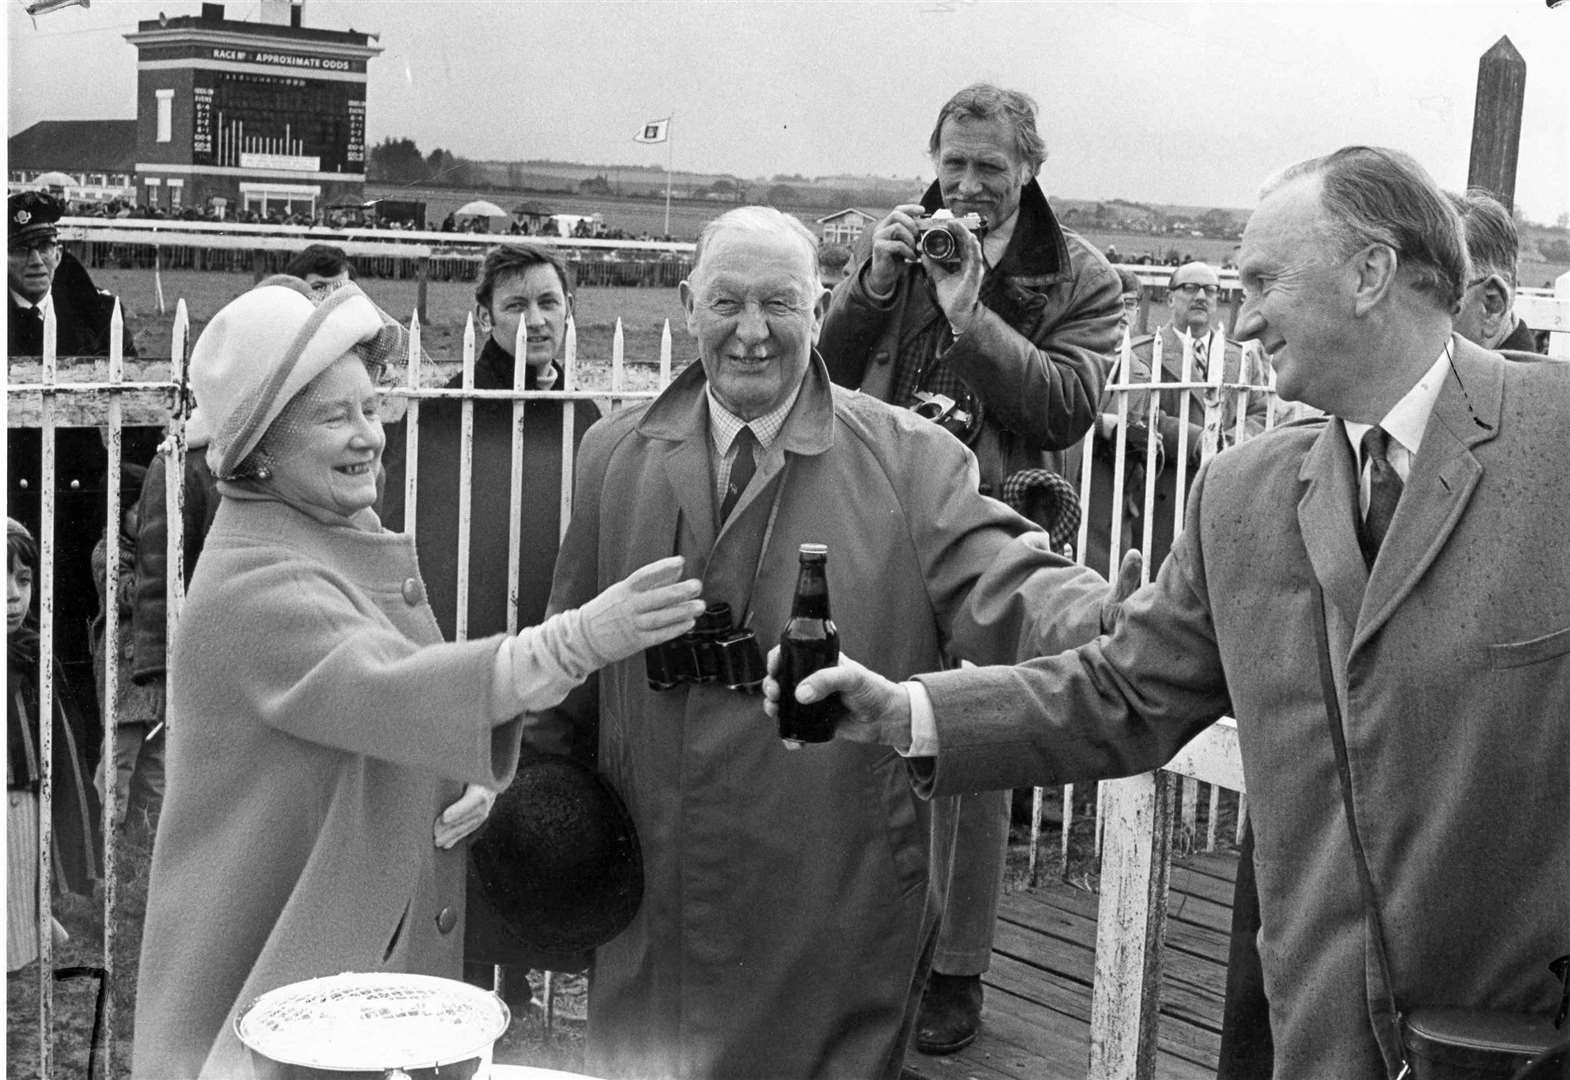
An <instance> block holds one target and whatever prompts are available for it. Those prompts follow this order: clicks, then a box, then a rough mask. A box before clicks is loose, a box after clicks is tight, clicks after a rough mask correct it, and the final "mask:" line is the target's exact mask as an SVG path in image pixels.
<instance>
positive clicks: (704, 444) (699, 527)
mask: <svg viewBox="0 0 1570 1080" xmlns="http://www.w3.org/2000/svg"><path fill="white" fill-rule="evenodd" d="M703 386H704V379H703V370H702V366H701V365H699V364H692V365H690V366H689V367H688V368H687V369H686V370H685V371H683V372H682V373H681V374H680V375H678V376H677V377H676V378H675V380H674V381H673V382H672V383H671V384H670V386H668V387H666V388H665V391H664V393H662V394H661V395H660V396H659V397H658V398H656V399H655V400H654V402H653V404H651V405H650V406H649V411H648V412H647V413H645V414H644V417H643V419H642V420H641V421H640V422H639V424H638V430H639V433H640V434H642V435H644V436H645V437H647V438H649V439H651V440H657V442H656V443H655V445H654V446H652V447H651V453H653V454H658V455H660V466H661V469H662V470H663V472H664V474H665V482H666V484H667V485H668V486H669V488H670V493H671V498H670V499H669V500H668V501H667V502H666V503H665V505H666V506H668V507H669V508H670V513H671V518H672V520H671V521H668V522H667V521H661V522H658V523H654V524H653V525H652V527H653V528H654V529H657V530H661V531H664V532H666V533H667V535H669V536H671V537H673V538H675V540H674V542H675V543H677V545H678V546H677V548H673V549H672V550H673V551H674V550H684V549H682V548H681V547H680V538H679V537H677V536H676V528H677V522H676V521H675V519H676V518H677V517H680V518H683V519H685V522H684V524H685V528H686V530H687V532H688V534H689V535H690V536H691V538H692V544H693V547H692V549H691V550H694V551H700V552H703V553H704V557H705V558H707V556H708V553H709V552H710V551H711V550H713V548H714V535H715V529H714V518H715V515H716V513H717V511H716V509H715V504H714V482H713V476H714V474H713V470H712V465H711V462H710V457H711V455H710V453H709V404H708V397H707V395H706V394H705V393H704V390H703Z"/></svg>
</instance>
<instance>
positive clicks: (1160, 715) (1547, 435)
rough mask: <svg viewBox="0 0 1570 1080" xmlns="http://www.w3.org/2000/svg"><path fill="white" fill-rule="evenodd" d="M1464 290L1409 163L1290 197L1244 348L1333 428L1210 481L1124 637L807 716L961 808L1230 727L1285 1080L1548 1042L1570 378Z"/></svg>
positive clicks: (1338, 176) (1277, 197)
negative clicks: (1404, 1014)
mask: <svg viewBox="0 0 1570 1080" xmlns="http://www.w3.org/2000/svg"><path fill="white" fill-rule="evenodd" d="M1466 270H1467V260H1466V253H1465V249H1464V247H1463V241H1462V238H1461V224H1460V221H1459V218H1458V217H1457V215H1456V213H1455V210H1454V208H1453V207H1452V206H1451V205H1450V203H1449V202H1448V201H1447V200H1446V199H1445V197H1444V195H1443V193H1442V192H1440V191H1439V190H1438V188H1437V187H1435V185H1434V184H1433V181H1432V180H1431V179H1430V178H1429V177H1428V176H1427V174H1426V173H1424V172H1423V170H1422V168H1421V167H1420V166H1418V165H1417V164H1416V163H1415V162H1414V161H1412V160H1411V159H1410V158H1407V157H1406V156H1405V155H1402V154H1399V153H1395V152H1392V151H1387V150H1378V149H1370V148H1367V147H1349V148H1346V149H1343V150H1340V151H1337V152H1336V153H1334V154H1331V155H1329V156H1327V157H1324V158H1317V159H1314V160H1311V161H1307V162H1303V163H1301V164H1299V165H1296V166H1293V167H1292V168H1291V169H1288V170H1287V171H1286V172H1285V173H1284V174H1282V176H1281V177H1279V178H1278V179H1277V180H1275V181H1274V182H1273V183H1272V184H1270V185H1269V186H1267V188H1266V191H1265V194H1264V197H1263V200H1262V202H1261V203H1260V206H1259V208H1258V209H1257V210H1256V211H1255V213H1254V215H1253V217H1252V219H1251V220H1250V222H1249V224H1248V228H1247V230H1246V231H1245V233H1244V238H1243V251H1242V259H1241V261H1240V266H1239V273H1240V276H1241V279H1242V282H1243V286H1244V289H1245V303H1244V306H1243V310H1242V314H1241V317H1240V319H1239V323H1238V332H1239V334H1240V335H1243V336H1245V337H1249V338H1257V339H1258V340H1259V342H1260V344H1261V345H1262V346H1263V348H1264V351H1265V353H1266V355H1267V356H1269V357H1270V359H1271V362H1272V364H1273V365H1274V366H1275V369H1276V374H1277V387H1278V389H1279V391H1280V393H1281V394H1282V395H1283V396H1285V397H1287V398H1289V399H1293V400H1301V401H1304V402H1307V403H1309V404H1311V405H1314V406H1316V407H1318V408H1321V409H1323V410H1325V411H1326V412H1327V413H1328V414H1329V416H1328V417H1327V418H1325V419H1323V420H1319V421H1315V422H1306V423H1303V424H1293V425H1289V426H1287V427H1285V428H1280V429H1277V430H1276V431H1273V432H1270V433H1268V434H1266V435H1264V436H1263V437H1261V438H1258V439H1254V440H1251V441H1249V442H1246V443H1244V444H1242V445H1240V446H1238V447H1237V448H1235V449H1233V450H1229V451H1228V452H1227V453H1224V454H1221V455H1219V456H1217V457H1216V458H1214V459H1213V460H1212V461H1210V462H1209V463H1208V464H1207V465H1206V466H1205V467H1204V468H1202V469H1201V471H1200V474H1199V476H1198V477H1197V478H1196V480H1195V482H1194V487H1193V492H1192V495H1191V498H1190V501H1189V506H1188V511H1187V516H1186V526H1185V529H1184V531H1183V534H1182V535H1181V536H1180V537H1179V539H1178V541H1177V543H1176V544H1175V545H1174V547H1173V550H1172V554H1171V556H1170V557H1169V558H1168V559H1167V561H1166V562H1165V563H1164V564H1163V565H1162V567H1161V570H1160V573H1159V575H1158V576H1157V578H1156V580H1155V581H1154V582H1153V583H1152V584H1150V585H1148V586H1146V587H1145V588H1144V589H1141V590H1140V591H1139V592H1137V593H1135V594H1134V595H1133V596H1132V597H1130V598H1129V600H1128V601H1127V602H1126V603H1125V604H1124V606H1123V610H1122V615H1121V617H1120V619H1119V621H1118V623H1117V626H1116V628H1115V629H1114V631H1113V632H1112V633H1111V634H1110V635H1108V636H1105V637H1103V638H1101V639H1099V640H1097V641H1096V642H1094V643H1092V644H1090V645H1087V646H1084V647H1082V648H1080V649H1077V650H1074V651H1071V652H1067V653H1063V654H1060V655H1058V656H1055V657H1049V658H1045V659H1040V660H1035V661H1031V662H1029V663H1027V664H1025V665H1022V666H1020V667H1014V668H999V667H994V668H978V669H971V670H962V671H947V672H938V673H935V674H931V675H924V676H920V677H919V678H918V679H917V680H915V681H912V682H907V683H904V684H900V685H895V684H892V683H889V682H887V681H885V680H882V679H880V678H879V677H877V676H874V675H871V674H870V673H868V672H866V671H865V669H859V668H857V667H856V666H854V665H853V664H851V663H842V664H841V665H840V666H839V667H837V668H834V669H831V670H829V671H827V672H820V673H819V674H817V675H815V676H813V677H811V678H810V679H808V680H806V682H805V692H804V693H803V690H802V689H801V688H799V689H798V697H802V698H806V699H814V698H816V697H817V696H818V695H820V694H822V693H825V692H831V691H835V690H837V691H840V692H841V693H842V696H843V699H844V701H845V703H846V705H847V707H848V708H849V710H850V713H851V719H850V720H849V721H847V722H845V723H843V724H842V725H841V729H840V732H839V734H840V735H841V736H842V737H846V738H853V739H860V740H862V741H875V742H879V741H881V742H889V743H891V744H893V745H896V746H903V747H907V748H908V753H910V754H912V755H916V757H915V759H914V760H913V761H912V762H911V767H912V773H913V776H914V777H915V779H916V782H917V785H918V788H920V789H921V790H923V791H926V792H932V793H935V794H940V795H941V794H943V793H946V792H949V791H968V790H972V789H974V788H976V787H978V786H997V787H1011V786H1015V785H1020V784H1029V783H1038V784H1039V783H1060V782H1064V781H1071V780H1073V781H1077V780H1087V779H1092V778H1098V777H1111V776H1122V775H1128V774H1133V773H1138V772H1142V771H1145V770H1148V769H1151V768H1154V767H1156V766H1159V765H1161V764H1162V763H1164V762H1166V761H1167V760H1168V759H1169V758H1170V757H1171V756H1172V755H1173V754H1174V753H1175V752H1176V751H1177V750H1178V749H1179V748H1181V747H1182V746H1183V745H1184V744H1185V743H1186V742H1187V741H1188V740H1189V739H1190V738H1191V737H1192V736H1193V735H1195V734H1196V733H1198V732H1199V731H1200V730H1202V729H1203V728H1204V727H1205V726H1207V725H1208V724H1210V723H1211V722H1212V721H1214V720H1215V719H1216V718H1217V717H1219V716H1221V715H1223V714H1226V713H1230V714H1231V715H1233V716H1235V717H1236V718H1237V722H1238V737H1239V742H1240V745H1241V749H1242V756H1243V771H1244V776H1245V778H1246V783H1247V787H1248V792H1249V809H1250V812H1251V816H1252V819H1253V824H1254V837H1255V868H1256V871H1257V882H1258V889H1259V902H1260V913H1261V916H1262V927H1261V930H1260V933H1259V946H1260V954H1261V957H1262V958H1263V969H1264V983H1265V990H1266V992H1267V995H1268V998H1269V1002H1270V1029H1271V1034H1272V1036H1273V1038H1274V1042H1275V1062H1274V1070H1275V1071H1274V1076H1275V1077H1276V1080H1293V1078H1297V1077H1337V1078H1341V1077H1349V1078H1363V1077H1375V1076H1392V1077H1393V1076H1395V1075H1396V1074H1397V1073H1398V1072H1399V1071H1400V1070H1401V1066H1402V1061H1401V1058H1402V1050H1401V1044H1400V1039H1399V1034H1398V1032H1397V1031H1396V1030H1395V1022H1394V1019H1393V1016H1392V1011H1391V1009H1390V1007H1389V1006H1390V1001H1391V999H1392V998H1393V999H1394V1002H1395V1006H1396V1009H1398V1010H1405V1011H1410V1010H1411V1009H1413V1008H1414V1007H1417V1006H1424V1005H1448V1006H1457V1007H1463V1008H1480V1009H1497V1010H1506V1011H1512V1012H1518V1013H1526V1014H1531V1015H1533V1016H1535V1017H1538V1018H1540V1020H1541V1021H1542V1022H1546V1021H1547V1019H1548V1018H1550V1017H1552V1015H1553V1013H1554V1010H1555V1008H1556V1007H1557V1006H1558V1004H1559V998H1560V987H1559V984H1558V981H1557V980H1556V979H1555V978H1554V977H1552V976H1551V975H1550V974H1549V973H1548V964H1549V963H1550V962H1551V961H1553V960H1554V959H1555V958H1556V957H1558V956H1560V955H1561V954H1563V953H1565V952H1566V951H1567V946H1570V890H1566V889H1565V882H1566V881H1570V830H1566V829H1565V828H1564V823H1565V822H1566V821H1570V786H1567V785H1566V784H1565V777H1566V776H1570V737H1567V725H1566V717H1567V716H1570V705H1567V703H1570V564H1567V563H1566V560H1565V542H1564V537H1565V535H1566V533H1567V531H1570V501H1567V500H1566V499H1565V497H1564V491H1565V477H1566V476H1567V475H1570V442H1567V441H1566V440H1565V438H1564V432H1565V430H1566V427H1567V425H1570V365H1563V364H1551V363H1546V362H1545V363H1508V362H1506V361H1505V360H1504V359H1502V358H1501V357H1500V356H1499V355H1498V354H1497V353H1491V352H1486V351H1484V350H1481V349H1479V348H1477V347H1476V346H1474V345H1472V344H1471V343H1470V342H1468V341H1466V340H1465V339H1463V338H1459V337H1457V336H1456V335H1454V334H1453V333H1452V327H1451V313H1452V312H1453V311H1454V310H1455V308H1456V305H1457V302H1458V301H1459V300H1460V298H1461V294H1462V292H1463V290H1464V289H1465V286H1466ZM1327 685H1328V686H1329V687H1330V692H1329V693H1328V694H1327V693H1326V691H1325V690H1324V689H1323V688H1324V687H1326V686H1327ZM766 689H769V688H767V687H766ZM771 692H772V693H774V694H776V695H777V693H778V686H777V684H772V691H771ZM1333 705H1338V706H1339V713H1340V716H1341V717H1342V719H1341V721H1340V723H1339V724H1336V722H1335V720H1334V719H1332V716H1333V712H1332V706H1333ZM1335 728H1339V730H1340V731H1342V732H1343V733H1344V738H1343V741H1344V743H1345V747H1346V751H1345V755H1344V762H1345V764H1344V765H1338V758H1341V757H1342V755H1340V754H1338V751H1337V749H1336V739H1335V738H1333V737H1332V730H1334V729H1335ZM1343 770H1345V771H1346V774H1347V776H1348V778H1349V781H1350V790H1349V791H1346V793H1345V795H1346V799H1347V800H1348V802H1349V803H1350V804H1351V805H1352V806H1353V807H1354V808H1355V821H1356V827H1357V830H1358V835H1359V838H1360V841H1361V847H1362V849H1363V850H1364V853H1365V855H1366V861H1367V865H1368V868H1369V871H1370V876H1371V878H1372V880H1373V882H1374V894H1375V898H1376V902H1377V905H1378V908H1377V910H1378V913H1379V922H1380V924H1382V926H1383V929H1384V943H1385V948H1384V949H1383V950H1382V951H1383V953H1384V954H1385V955H1386V956H1387V957H1388V961H1389V963H1388V970H1389V972H1390V975H1389V978H1388V980H1387V979H1386V978H1385V977H1384V976H1382V975H1381V974H1380V971H1381V968H1382V965H1381V964H1379V962H1378V960H1377V955H1378V953H1379V952H1380V951H1381V950H1379V949H1378V948H1377V946H1376V945H1375V943H1374V942H1375V939H1374V938H1373V937H1372V935H1371V934H1370V933H1369V930H1368V925H1369V924H1368V921H1367V919H1366V918H1365V911H1366V909H1365V904H1364V898H1363V895H1362V890H1361V889H1360V886H1359V870H1358V861H1357V858H1356V856H1355V855H1354V851H1353V845H1352V842H1351V839H1350V837H1349V835H1348V820H1347V815H1346V813H1345V812H1344V808H1343V807H1344V804H1343V784H1342V772H1343Z"/></svg>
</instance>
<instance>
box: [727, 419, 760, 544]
mask: <svg viewBox="0 0 1570 1080" xmlns="http://www.w3.org/2000/svg"><path fill="white" fill-rule="evenodd" d="M756 445H758V437H757V436H756V435H754V434H753V433H752V428H750V427H747V426H746V425H745V424H744V425H742V429H741V430H740V431H738V432H737V433H736V460H735V461H734V462H732V463H731V467H730V483H728V484H726V485H725V500H724V502H722V503H720V520H721V521H724V520H725V519H726V518H728V517H730V512H731V509H732V508H733V507H735V505H736V500H737V499H739V498H741V493H742V492H743V491H746V490H747V485H748V484H750V483H752V474H753V473H754V472H756V471H757V469H758V462H757V459H756V457H755V456H754V454H753V452H752V448H753V447H755V446H756Z"/></svg>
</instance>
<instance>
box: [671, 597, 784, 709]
mask: <svg viewBox="0 0 1570 1080" xmlns="http://www.w3.org/2000/svg"><path fill="white" fill-rule="evenodd" d="M643 664H644V667H645V668H646V669H647V671H648V677H649V689H651V690H673V689H675V688H676V687H678V686H681V685H682V684H683V683H719V684H721V685H722V686H724V687H725V688H726V689H727V690H740V691H742V692H743V693H748V694H756V693H758V692H759V691H760V690H761V689H762V688H763V676H764V674H765V672H766V670H767V669H766V668H765V667H764V663H763V650H762V649H761V648H759V647H758V638H757V635H756V634H754V633H753V632H752V631H751V630H749V629H747V628H745V627H737V626H735V625H734V624H733V623H732V621H731V611H730V605H729V604H727V603H724V602H723V601H722V602H720V603H715V604H710V605H709V606H708V607H707V608H706V609H704V612H703V614H702V615H700V616H698V622H697V624H696V625H695V626H694V627H693V628H692V629H691V630H688V631H687V632H686V633H685V634H683V635H682V636H681V637H679V638H672V639H671V640H669V641H666V642H662V643H661V644H659V645H655V646H652V647H651V648H648V649H645V650H644V651H643Z"/></svg>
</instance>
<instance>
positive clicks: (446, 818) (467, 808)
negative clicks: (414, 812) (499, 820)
mask: <svg viewBox="0 0 1570 1080" xmlns="http://www.w3.org/2000/svg"><path fill="white" fill-rule="evenodd" d="M495 804H496V792H494V791H492V790H491V789H490V788H488V787H486V786H485V785H484V784H470V785H468V786H467V787H465V788H464V789H463V794H462V795H461V796H459V797H458V801H457V802H455V803H453V804H452V805H451V806H449V807H448V808H447V809H445V810H443V811H442V812H441V815H440V816H439V817H438V818H437V819H436V827H435V829H434V830H433V837H434V839H435V841H436V846H437V847H439V848H444V849H445V848H450V847H452V846H453V845H454V844H456V843H457V842H458V841H459V840H462V839H463V838H464V837H466V836H468V835H469V834H470V833H472V832H473V831H474V830H475V829H478V828H479V827H480V826H481V825H484V824H485V819H486V818H487V817H489V816H490V813H491V807H492V806H494V805H495Z"/></svg>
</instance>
